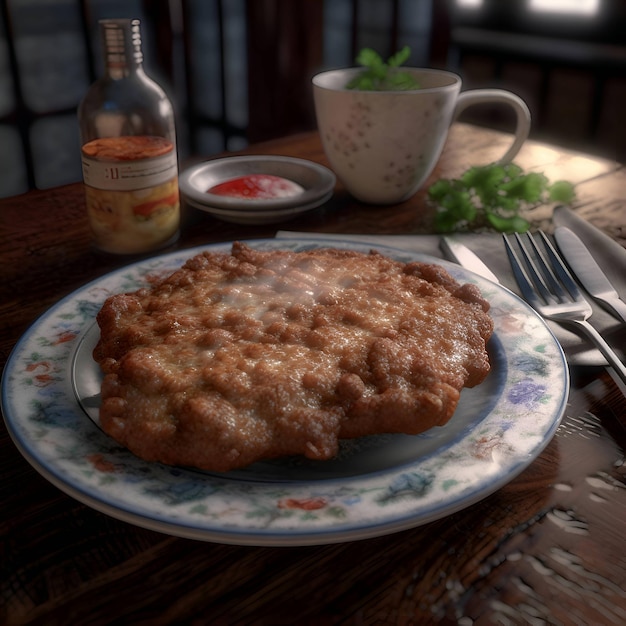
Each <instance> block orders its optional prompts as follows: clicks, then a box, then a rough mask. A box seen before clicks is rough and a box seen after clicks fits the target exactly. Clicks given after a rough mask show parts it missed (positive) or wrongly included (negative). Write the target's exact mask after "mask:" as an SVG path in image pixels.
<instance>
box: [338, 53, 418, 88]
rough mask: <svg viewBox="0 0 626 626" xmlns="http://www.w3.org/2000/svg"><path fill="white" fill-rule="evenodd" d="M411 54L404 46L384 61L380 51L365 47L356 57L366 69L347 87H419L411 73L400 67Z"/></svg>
mask: <svg viewBox="0 0 626 626" xmlns="http://www.w3.org/2000/svg"><path fill="white" fill-rule="evenodd" d="M409 56H411V49H410V48H409V47H408V46H404V48H402V50H400V51H398V52H396V53H395V54H394V55H393V56H391V57H389V59H388V60H387V62H386V63H385V61H383V59H382V57H381V56H380V54H378V52H376V51H375V50H372V49H371V48H363V50H361V52H359V55H358V56H357V58H356V62H357V63H358V64H359V65H363V66H364V67H365V69H364V70H363V71H361V72H360V73H359V74H357V75H356V76H355V77H354V78H353V79H352V80H351V81H350V82H349V83H348V84H347V85H346V89H358V90H361V91H409V90H412V89H419V88H420V85H419V83H418V82H417V80H416V79H415V77H414V76H413V75H412V74H411V72H405V71H403V70H400V69H398V68H399V67H400V66H401V65H402V64H404V63H406V61H407V60H408V58H409Z"/></svg>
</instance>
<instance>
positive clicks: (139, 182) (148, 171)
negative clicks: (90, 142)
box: [82, 151, 178, 191]
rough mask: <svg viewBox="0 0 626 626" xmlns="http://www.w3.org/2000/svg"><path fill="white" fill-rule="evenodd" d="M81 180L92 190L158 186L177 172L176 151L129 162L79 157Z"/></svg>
mask: <svg viewBox="0 0 626 626" xmlns="http://www.w3.org/2000/svg"><path fill="white" fill-rule="evenodd" d="M82 162H83V180H84V181H85V184H86V185H89V186H90V187H94V188H95V189H106V190H110V191H134V190H136V189H146V188H147V187H154V186H155V185H160V184H161V183H164V182H166V181H168V180H171V179H172V178H174V177H175V176H177V174H178V163H177V159H176V153H175V152H174V151H172V152H171V153H169V154H164V155H163V156H160V157H155V158H151V159H138V160H131V161H121V160H120V161H108V160H102V159H98V158H92V157H88V156H86V155H85V154H83V156H82Z"/></svg>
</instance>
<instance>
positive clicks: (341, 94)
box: [313, 68, 530, 204]
mask: <svg viewBox="0 0 626 626" xmlns="http://www.w3.org/2000/svg"><path fill="white" fill-rule="evenodd" d="M402 69H403V70H405V71H410V72H411V73H412V74H413V75H414V76H415V78H416V80H417V81H418V84H419V85H420V88H419V89H415V90H410V91H361V90H352V89H346V84H347V83H348V82H349V81H350V80H351V79H352V78H353V77H354V76H355V75H356V74H358V73H359V72H361V71H362V68H349V69H340V70H331V71H328V72H322V73H321V74H317V75H316V76H314V77H313V96H314V100H315V113H316V117H317V125H318V129H319V131H320V135H321V138H322V142H323V145H324V151H325V153H326V156H327V157H328V159H329V161H330V165H331V167H332V168H333V170H334V171H335V174H336V175H337V177H338V178H339V179H340V180H341V182H342V183H343V184H344V186H345V187H346V189H347V190H348V191H349V192H350V193H351V194H352V195H353V196H355V197H356V198H357V199H359V200H361V201H363V202H367V203H372V204H393V203H396V202H402V201H403V200H406V199H407V198H409V197H410V196H412V195H413V194H414V193H415V192H416V191H417V190H418V189H419V188H420V186H421V185H422V184H423V183H424V181H425V180H426V179H427V178H428V176H429V174H430V173H431V172H432V170H433V169H434V167H435V165H436V163H437V161H438V159H439V156H440V155H441V151H442V150H443V146H444V143H445V141H446V139H447V136H448V129H449V128H450V125H451V124H452V122H453V121H454V119H455V118H456V117H457V116H458V115H459V114H460V113H461V112H462V111H463V110H465V109H466V108H467V107H469V106H472V105H474V104H484V103H494V102H495V103H501V104H506V105H508V106H510V107H512V108H513V110H514V111H515V114H516V117H517V126H516V130H515V139H514V141H513V144H512V145H511V147H510V148H509V150H508V151H507V152H506V154H504V155H503V156H502V158H501V159H500V162H502V163H506V162H509V161H511V160H512V159H513V158H514V157H515V155H516V154H517V153H518V152H519V150H520V148H521V147H522V144H523V143H524V141H525V140H526V139H527V137H528V133H529V131H530V111H529V110H528V107H527V106H526V104H525V102H524V101H523V100H522V99H521V98H520V97H519V96H517V95H515V94H514V93H511V92H510V91H505V90H502V89H473V90H468V91H465V92H461V78H460V77H459V76H457V75H456V74H453V73H451V72H446V71H443V70H432V69H417V68H402ZM476 165H480V164H479V163H477V164H476Z"/></svg>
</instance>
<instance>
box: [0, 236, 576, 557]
mask: <svg viewBox="0 0 626 626" xmlns="http://www.w3.org/2000/svg"><path fill="white" fill-rule="evenodd" d="M247 243H248V244H249V245H253V246H256V247H261V248H264V249H292V250H303V249H309V248H311V247H324V246H326V247H330V246H332V247H342V248H349V249H354V250H360V251H367V250H370V249H371V248H373V247H375V248H377V249H380V251H381V252H383V253H385V254H388V255H389V256H393V257H395V258H397V259H399V260H402V261H409V260H420V261H426V262H433V263H439V264H441V265H444V266H445V267H446V268H447V269H448V270H449V271H450V273H451V274H453V275H454V276H455V277H456V278H457V279H459V280H462V281H466V282H467V281H471V282H474V283H476V284H477V285H478V286H479V287H480V288H481V290H482V292H483V294H484V295H485V296H486V297H487V298H488V299H489V301H490V302H491V305H492V308H491V313H492V315H493V318H494V322H495V332H494V336H493V338H492V340H491V341H490V344H489V351H490V358H491V360H492V372H491V373H490V374H489V376H488V378H487V380H486V381H485V382H484V383H482V384H481V385H479V386H478V387H476V388H474V389H467V390H464V391H463V393H462V396H461V400H460V402H459V406H458V408H457V412H456V413H455V415H454V416H453V418H452V420H451V421H450V422H449V423H448V424H447V425H446V426H444V427H441V428H435V429H432V430H431V431H428V432H427V433H424V434H423V435H420V436H417V437H409V436H402V435H393V436H392V435H389V436H381V437H369V438H364V439H362V440H357V441H355V442H350V443H349V444H348V443H346V445H345V446H344V447H342V449H341V452H340V454H339V456H338V458H337V459H336V460H334V461H328V462H325V463H317V464H316V463H313V462H305V461H303V460H299V459H286V460H282V461H276V462H268V463H259V464H256V465H254V466H251V467H250V468H247V469H246V470H241V471H239V472H234V473H229V474H221V475H219V474H209V473H205V472H199V471H196V470H189V469H185V468H176V467H168V466H164V465H161V464H158V463H148V462H145V461H142V460H141V459H139V458H137V457H135V456H134V455H132V454H131V453H130V452H128V451H127V450H125V449H124V448H122V447H120V446H119V445H118V444H116V442H114V441H113V440H112V439H110V438H109V437H108V436H107V435H105V434H104V433H103V432H102V431H101V430H100V428H99V426H98V423H97V422H98V420H97V394H98V392H99V371H98V368H97V366H96V365H95V363H94V362H93V359H92V358H91V348H92V346H93V343H94V341H96V340H97V327H96V325H95V323H94V319H95V315H96V313H97V311H98V310H99V308H100V306H101V304H102V302H103V301H104V299H105V298H106V297H107V296H109V295H111V294H113V293H118V292H120V291H129V290H134V289H136V288H138V287H140V286H141V285H145V284H146V282H147V281H149V280H151V279H154V277H155V276H158V275H160V274H162V273H164V272H169V271H171V270H173V269H175V268H177V267H179V266H180V265H181V264H182V263H183V262H184V261H185V260H186V259H187V258H189V257H190V256H192V255H194V254H197V253H198V252H199V251H200V250H205V249H209V250H215V251H225V250H228V249H230V246H231V245H232V243H231V242H228V243H222V244H212V245H208V246H202V247H201V248H193V249H189V250H182V251H177V252H173V253H169V254H164V255H161V256H157V257H154V258H150V259H147V260H143V261H139V262H137V263H134V264H132V265H129V266H127V267H124V268H122V269H119V270H116V271H114V272H112V273H110V274H108V275H106V276H103V277H101V278H99V279H97V280H95V281H92V282H91V283H89V284H87V285H85V286H83V287H82V288H80V289H78V290H77V291H75V292H74V293H72V294H70V295H69V296H68V297H66V298H64V299H63V300H61V301H60V302H58V303H57V304H56V305H55V306H53V307H52V308H51V309H50V310H48V311H47V312H46V313H45V314H44V315H43V316H42V317H40V318H39V319H38V320H37V321H36V322H35V323H34V324H33V325H32V326H31V328H30V329H29V330H28V331H27V332H26V333H25V334H24V336H23V337H22V338H21V339H20V341H19V342H18V344H17V345H16V346H15V348H14V350H13V351H12V353H11V355H10V357H9V360H8V362H7V366H6V368H5V371H4V375H3V379H2V408H3V413H4V416H5V422H6V425H7V428H8V431H9V433H10V435H11V437H12V439H13V441H14V443H15V445H16V446H17V448H18V449H19V450H20V452H21V453H22V455H23V456H24V457H25V458H26V460H27V461H28V462H29V463H30V464H31V465H32V466H33V467H34V468H35V469H36V470H37V471H39V472H40V473H41V474H42V475H43V476H44V477H45V478H46V479H47V480H49V481H50V482H51V483H53V484H54V485H56V486H57V487H58V488H59V489H61V490H62V491H64V492H65V493H67V494H69V495H70V496H72V497H74V498H76V499H77V500H79V501H81V502H83V503H85V504H87V505H88V506H91V507H93V508H95V509H97V510H99V511H101V512H104V513H106V514H108V515H110V516H112V517H115V518H117V519H120V520H123V521H125V522H128V523H131V524H135V525H137V526H141V527H144V528H148V529H152V530H155V531H159V532H163V533H167V534H170V535H175V536H180V537H186V538H192V539H198V540H204V541H214V542H219V543H230V544H239V545H259V546H279V545H292V546H293V545H312V544H325V543H333V542H340V541H352V540H358V539H364V538H368V537H374V536H378V535H383V534H388V533H392V532H396V531H399V530H404V529H407V528H411V527H415V526H419V525H421V524H425V523H427V522H429V521H433V520H435V519H439V518H441V517H444V516H446V515H449V514H451V513H453V512H456V511H458V510H461V509H463V508H465V507H467V506H470V505H471V504H474V503H475V502H477V501H479V500H481V499H483V498H485V497H486V496H487V495H489V494H491V493H493V492H494V491H496V490H497V489H499V488H500V487H502V486H503V485H505V484H506V483H507V482H509V481H510V480H512V479H513V478H514V477H515V476H516V475H518V474H519V473H520V472H521V471H522V470H523V469H525V468H526V467H527V466H528V465H529V464H530V463H531V462H532V461H533V460H534V459H535V458H536V457H537V456H538V455H539V454H540V453H541V451H542V450H543V449H544V447H545V446H546V445H547V443H548V442H549V441H550V439H551V438H552V436H553V434H554V432H555V430H556V428H557V427H558V425H559V423H560V420H561V417H562V415H563V412H564V410H565V405H566V401H567V394H568V388H569V376H568V370H567V366H566V362H565V357H564V355H563V351H562V350H561V347H560V345H559V343H558V342H557V340H556V339H555V338H554V336H553V334H552V332H551V331H550V330H549V328H548V327H547V326H546V324H545V323H544V321H543V320H542V319H541V318H540V317H539V316H538V315H537V314H536V313H535V312H534V311H533V310H532V309H531V308H530V307H529V306H528V305H527V304H525V303H524V302H523V301H522V300H520V299H519V298H518V297H517V296H516V295H515V294H513V293H511V292H510V291H508V290H507V289H505V288H503V287H501V286H500V285H497V284H495V283H492V282H490V281H487V280H485V279H483V278H481V277H479V276H477V275H475V274H473V273H471V272H469V271H467V270H464V269H463V268H461V267H459V266H457V265H453V264H451V263H447V262H446V261H442V260H440V259H435V258H433V257H428V256H426V255H421V254H415V253H412V252H406V251H403V250H398V249H394V248H388V247H386V246H372V245H371V244H363V243H354V242H347V241H346V242H342V241H337V240H332V241H330V240H328V241H325V240H323V239H317V240H312V239H293V240H289V239H259V240H252V241H248V242H247Z"/></svg>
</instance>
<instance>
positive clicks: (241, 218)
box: [179, 155, 336, 224]
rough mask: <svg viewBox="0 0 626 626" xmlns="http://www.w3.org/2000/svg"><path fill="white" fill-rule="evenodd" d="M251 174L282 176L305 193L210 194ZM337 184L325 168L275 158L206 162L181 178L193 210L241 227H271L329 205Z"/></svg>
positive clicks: (315, 164) (254, 157)
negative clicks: (276, 195) (259, 196)
mask: <svg viewBox="0 0 626 626" xmlns="http://www.w3.org/2000/svg"><path fill="white" fill-rule="evenodd" d="M251 174H269V175H273V176H280V177H282V178H286V179H288V180H291V181H293V182H294V183H297V184H298V185H300V186H301V187H302V188H303V190H304V191H302V193H299V194H295V195H293V196H285V197H280V198H271V199H269V198H263V199H257V198H246V199H241V198H234V197H230V196H224V195H218V194H214V193H211V192H210V191H208V190H209V189H211V188H213V187H215V186H216V185H218V184H220V183H223V182H225V181H228V180H231V179H234V178H238V177H240V176H249V175H251ZM335 182H336V178H335V175H334V174H333V173H332V172H331V171H330V170H329V169H328V168H326V167H324V166H323V165H319V164H318V163H314V162H313V161H308V160H306V159H296V158H292V157H282V156H271V155H268V156H242V157H225V158H222V159H214V160H211V161H205V162H204V163H200V164H198V165H194V166H191V167H189V168H187V169H186V170H184V171H183V172H182V173H181V174H180V177H179V186H180V191H181V193H182V194H183V196H184V198H185V200H186V201H187V202H188V203H189V204H190V205H191V206H193V207H195V208H197V209H200V210H201V211H206V212H207V213H210V214H212V215H214V216H215V217H218V218H219V219H222V220H224V221H227V222H234V223H238V224H269V223H275V222H282V221H286V220H288V219H292V218H293V217H296V216H297V215H300V214H301V213H304V212H306V211H310V210H311V209H314V208H316V207H318V206H320V205H321V204H323V203H324V202H326V201H327V200H328V199H329V198H330V197H331V196H332V194H333V189H334V187H335Z"/></svg>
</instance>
